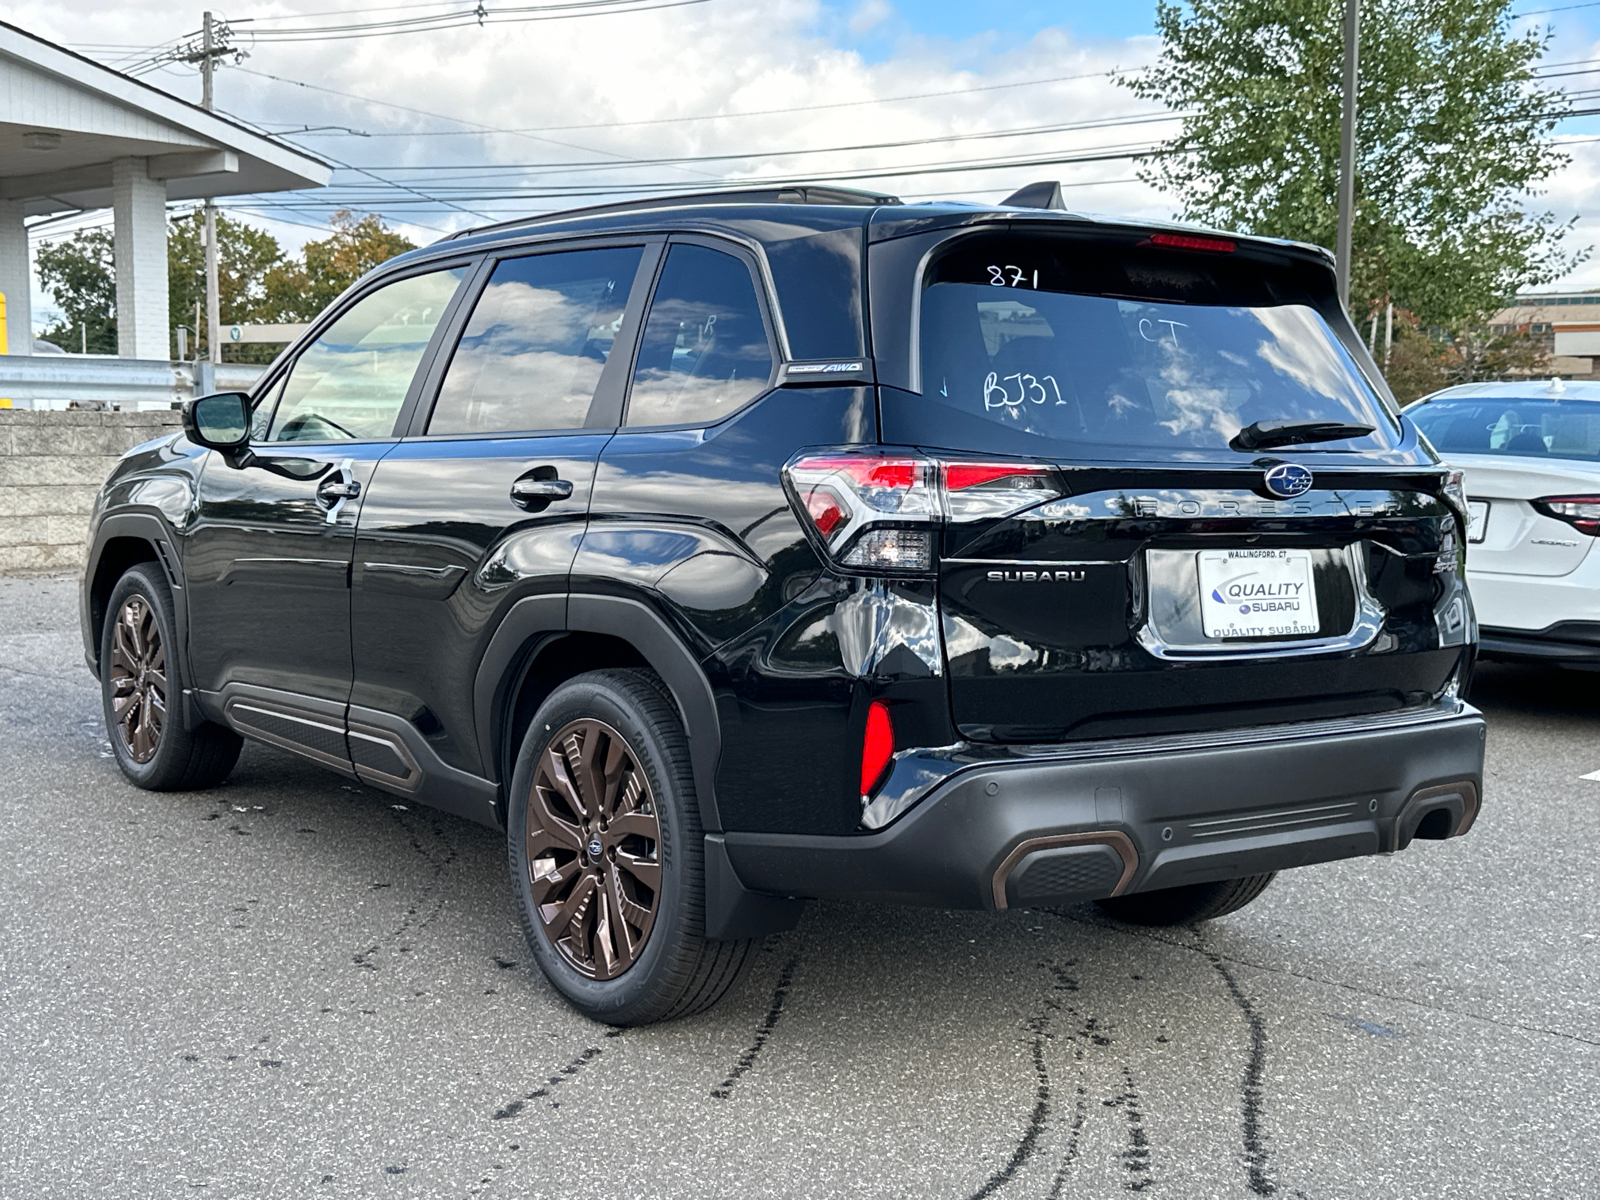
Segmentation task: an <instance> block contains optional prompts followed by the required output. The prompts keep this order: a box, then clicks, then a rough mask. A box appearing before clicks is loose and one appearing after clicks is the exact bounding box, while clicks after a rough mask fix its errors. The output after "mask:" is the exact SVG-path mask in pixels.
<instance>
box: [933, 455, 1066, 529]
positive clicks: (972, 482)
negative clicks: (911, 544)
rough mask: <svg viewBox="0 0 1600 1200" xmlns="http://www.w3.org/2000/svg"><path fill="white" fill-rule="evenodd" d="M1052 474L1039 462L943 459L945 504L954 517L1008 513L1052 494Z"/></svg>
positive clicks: (1054, 492)
mask: <svg viewBox="0 0 1600 1200" xmlns="http://www.w3.org/2000/svg"><path fill="white" fill-rule="evenodd" d="M1054 476H1055V472H1054V470H1052V469H1051V468H1050V467H1046V466H1041V465H1040V464H1038V463H1019V462H1010V463H1006V462H951V463H945V464H944V493H945V507H946V510H947V511H948V512H949V514H950V516H951V517H953V518H954V519H955V520H957V521H974V520H981V519H983V518H986V517H1005V516H1010V515H1011V514H1012V513H1014V512H1021V511H1022V510H1023V509H1025V508H1031V507H1033V505H1035V504H1038V503H1039V502H1041V501H1043V500H1048V499H1050V498H1051V497H1053V496H1055V495H1056V488H1055V486H1054V483H1053V480H1054Z"/></svg>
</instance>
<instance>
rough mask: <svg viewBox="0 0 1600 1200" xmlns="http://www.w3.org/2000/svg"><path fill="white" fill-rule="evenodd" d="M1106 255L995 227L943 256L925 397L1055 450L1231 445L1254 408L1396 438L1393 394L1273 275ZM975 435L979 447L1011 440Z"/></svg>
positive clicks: (934, 287)
mask: <svg viewBox="0 0 1600 1200" xmlns="http://www.w3.org/2000/svg"><path fill="white" fill-rule="evenodd" d="M1139 253H1140V254H1147V253H1148V252H1144V251H1140V252H1139ZM1106 257H1107V259H1108V261H1106V262H1103V263H1100V262H1092V261H1091V262H1088V263H1087V265H1085V262H1083V261H1079V260H1078V259H1077V258H1075V257H1074V256H1072V255H1070V254H1066V253H1063V252H1061V251H1060V250H1059V249H1057V248H1055V247H1053V246H1052V245H1051V244H1050V243H1049V241H1048V240H1045V239H1040V240H1038V241H1030V240H1026V239H1005V240H1000V239H996V240H995V241H994V242H992V243H987V244H983V243H980V244H979V245H978V246H977V247H974V248H969V249H963V250H961V251H957V252H954V253H951V254H950V255H948V256H947V257H946V258H944V259H943V260H941V261H939V262H938V263H937V264H935V267H934V269H933V270H932V272H930V275H931V282H930V285H929V286H928V288H927V290H926V291H925V292H924V293H923V297H922V316H921V329H920V347H921V359H922V394H923V398H924V401H925V403H927V404H929V405H936V406H939V408H941V409H942V408H948V409H954V410H955V411H956V413H959V414H961V417H962V419H963V420H964V421H965V422H981V423H988V424H991V425H994V426H998V427H1000V429H1003V430H1005V431H1006V433H1005V434H1003V435H1000V436H1002V437H1004V438H1006V439H1008V441H1007V445H1008V446H1009V447H1013V448H1022V447H1020V446H1018V442H1019V441H1020V440H1023V439H1027V440H1033V439H1037V441H1038V443H1040V444H1039V446H1038V450H1039V452H1043V453H1051V452H1053V448H1052V447H1051V446H1050V445H1048V443H1057V444H1060V445H1062V446H1068V447H1073V448H1079V449H1080V450H1081V448H1082V447H1085V446H1091V445H1092V446H1097V447H1125V448H1128V450H1129V451H1141V450H1144V449H1147V448H1162V449H1168V450H1180V449H1184V450H1186V449H1197V450H1198V449H1209V450H1225V449H1226V447H1227V444H1228V439H1229V438H1231V437H1233V435H1234V434H1236V433H1238V432H1239V430H1240V429H1242V428H1243V427H1244V426H1246V425H1249V424H1250V423H1252V422H1254V421H1269V422H1270V421H1308V420H1311V421H1343V422H1348V423H1352V424H1360V425H1370V426H1373V427H1374V428H1375V430H1376V432H1375V433H1374V434H1373V435H1371V437H1370V438H1366V437H1364V438H1360V439H1354V442H1355V444H1357V445H1363V446H1371V445H1372V444H1373V441H1374V440H1376V441H1377V442H1378V443H1379V444H1383V445H1387V444H1389V442H1390V441H1391V440H1392V438H1391V435H1392V432H1393V430H1394V425H1393V423H1392V422H1391V421H1390V420H1389V418H1388V416H1387V414H1386V413H1385V412H1384V411H1383V409H1382V407H1381V402H1380V401H1379V400H1378V398H1377V397H1376V396H1375V395H1374V394H1373V392H1372V389H1371V388H1370V387H1369V386H1368V385H1367V383H1366V381H1365V380H1364V379H1363V378H1362V376H1361V373H1360V371H1359V369H1358V368H1357V367H1356V364H1355V361H1354V360H1353V359H1352V358H1351V356H1350V354H1349V352H1348V351H1347V350H1346V349H1345V347H1344V346H1343V344H1342V343H1341V342H1340V341H1339V339H1338V338H1337V337H1336V336H1335V335H1334V333H1333V330H1332V329H1331V328H1329V326H1328V323H1327V322H1326V321H1325V320H1324V319H1323V317H1322V315H1321V314H1320V313H1319V312H1318V311H1317V310H1316V309H1315V308H1313V307H1311V306H1310V305H1308V304H1305V303H1293V302H1286V301H1287V300H1289V299H1290V297H1287V296H1283V297H1280V296H1276V295H1273V294H1272V291H1271V289H1270V288H1268V287H1266V286H1264V285H1265V284H1266V283H1270V280H1266V281H1263V280H1251V279H1249V278H1243V279H1237V280H1236V279H1234V278H1232V277H1231V275H1222V274H1220V273H1217V272H1208V273H1205V274H1201V273H1199V272H1188V271H1186V270H1184V269H1183V267H1184V265H1183V263H1182V261H1181V259H1178V260H1176V261H1175V262H1174V263H1172V264H1171V265H1168V264H1166V263H1164V262H1162V261H1160V260H1159V259H1157V260H1156V261H1155V264H1154V266H1151V265H1150V264H1149V263H1146V262H1144V261H1142V259H1141V258H1139V257H1136V256H1135V255H1134V254H1132V253H1131V252H1130V253H1128V254H1126V255H1124V256H1122V257H1121V258H1117V257H1114V256H1109V255H1108V256H1106ZM1214 257H1220V256H1214ZM1227 266H1228V268H1229V270H1230V272H1232V273H1233V274H1240V273H1244V272H1245V264H1244V263H1242V262H1237V261H1236V262H1233V263H1229V264H1227ZM1113 269H1114V270H1115V272H1116V274H1115V277H1112V272H1113ZM1101 287H1105V288H1107V290H1110V289H1112V288H1115V289H1116V294H1112V295H1100V294H1095V292H1096V291H1098V290H1099V289H1100V288H1101ZM935 411H938V410H935ZM978 428H981V425H980V426H978ZM997 432H998V431H997ZM892 436H894V437H900V438H909V440H913V441H914V440H916V438H917V435H916V434H912V433H910V431H899V430H897V431H895V432H894V433H893V434H892ZM924 436H925V432H924ZM968 436H969V438H976V440H977V442H978V443H979V444H977V445H974V448H984V449H995V450H999V449H1002V448H1003V447H1002V446H1000V445H999V444H998V443H997V444H994V445H990V444H988V443H989V442H990V441H991V440H992V439H986V438H984V437H983V436H982V435H981V433H978V432H977V431H976V429H974V431H973V432H972V433H970V434H969V435H968ZM963 444H966V443H963ZM1351 444H1352V443H1351V441H1343V442H1329V443H1323V444H1321V445H1319V446H1307V447H1296V451H1297V452H1307V451H1312V450H1316V449H1349V448H1350V447H1351ZM1126 452H1128V451H1120V452H1119V451H1111V452H1110V453H1112V454H1119V453H1126Z"/></svg>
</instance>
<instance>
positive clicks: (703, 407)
mask: <svg viewBox="0 0 1600 1200" xmlns="http://www.w3.org/2000/svg"><path fill="white" fill-rule="evenodd" d="M771 375H772V351H771V350H770V349H769V348H768V346H767V331H766V326H765V325H764V324H763V323H762V321H761V306H760V304H759V303H758V302H757V300H756V290H755V285H754V284H753V283H752V282H751V279H750V271H749V269H748V268H747V267H746V266H745V265H744V263H743V262H742V261H741V260H740V259H737V258H735V257H734V256H733V255H731V254H724V253H722V252H721V251H719V250H707V249H706V248H705V247H703V246H685V245H677V246H673V247H672V248H671V250H669V251H668V252H667V265H666V266H665V267H664V268H663V269H662V272H661V282H660V283H658V284H657V285H656V294H655V298H654V299H653V300H652V301H651V303H650V319H649V320H648V321H647V322H646V323H645V327H644V337H643V339H642V340H641V342H640V346H639V361H638V365H637V366H636V367H635V368H634V372H633V390H632V391H631V392H630V393H629V398H628V419H627V424H629V425H703V424H708V423H710V422H712V421H715V420H717V419H718V418H720V417H723V416H726V415H727V414H728V413H730V412H732V411H733V410H734V409H736V408H738V407H739V406H740V405H742V404H744V403H745V402H746V401H748V400H752V399H754V398H755V397H756V396H758V395H760V394H761V393H762V392H763V391H765V390H766V387H767V380H768V379H769V378H770V377H771Z"/></svg>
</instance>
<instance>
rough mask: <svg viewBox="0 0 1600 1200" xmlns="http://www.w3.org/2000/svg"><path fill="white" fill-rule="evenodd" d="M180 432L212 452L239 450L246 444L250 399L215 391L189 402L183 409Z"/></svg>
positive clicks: (239, 394) (248, 434) (232, 393)
mask: <svg viewBox="0 0 1600 1200" xmlns="http://www.w3.org/2000/svg"><path fill="white" fill-rule="evenodd" d="M183 432H184V433H185V434H186V435H187V436H188V438H189V440H190V441H191V442H194V443H196V444H197V445H201V446H207V447H209V448H210V449H212V450H223V451H228V450H243V449H244V448H245V447H247V446H248V445H249V444H250V397H249V396H246V395H245V394H244V393H243V392H219V393H218V394H217V395H215V396H201V397H200V398H199V399H198V400H191V401H189V402H188V403H187V404H185V405H184V406H183Z"/></svg>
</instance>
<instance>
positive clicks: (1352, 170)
mask: <svg viewBox="0 0 1600 1200" xmlns="http://www.w3.org/2000/svg"><path fill="white" fill-rule="evenodd" d="M1360 45H1361V0H1344V118H1343V121H1342V123H1341V125H1340V128H1339V239H1338V243H1337V250H1336V253H1335V266H1334V271H1335V273H1336V275H1337V278H1338V283H1339V303H1340V304H1342V305H1344V306H1345V308H1346V309H1347V310H1348V309H1349V307H1350V244H1351V241H1352V230H1353V226H1354V223H1355V215H1356V212H1355V210H1356V85H1357V83H1358V82H1359V80H1360V78H1361V71H1360V67H1359V62H1358V60H1359V57H1360Z"/></svg>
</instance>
